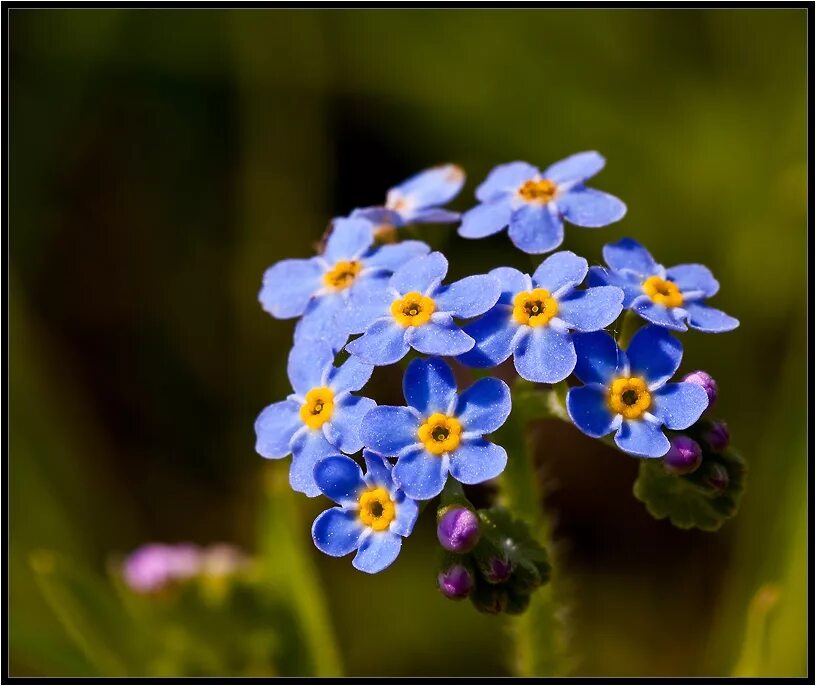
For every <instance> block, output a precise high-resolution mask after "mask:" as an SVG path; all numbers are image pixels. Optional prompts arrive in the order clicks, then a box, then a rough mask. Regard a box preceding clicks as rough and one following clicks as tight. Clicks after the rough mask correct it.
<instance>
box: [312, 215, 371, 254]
mask: <svg viewBox="0 0 816 686" xmlns="http://www.w3.org/2000/svg"><path fill="white" fill-rule="evenodd" d="M373 242H374V226H373V224H372V223H371V222H370V221H368V220H367V219H362V218H357V219H335V220H334V221H333V222H332V232H331V233H330V234H329V239H328V241H326V250H325V251H324V253H323V256H324V257H325V258H326V261H327V262H329V263H331V264H333V263H334V262H337V261H338V260H354V259H357V258H358V257H360V256H361V255H362V254H363V253H365V251H366V250H368V248H369V247H370V246H371V244H372V243H373Z"/></svg>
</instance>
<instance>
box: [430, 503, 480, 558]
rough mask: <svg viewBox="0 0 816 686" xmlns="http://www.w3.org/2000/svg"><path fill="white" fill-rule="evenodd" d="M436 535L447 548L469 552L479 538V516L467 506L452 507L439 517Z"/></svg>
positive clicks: (457, 551)
mask: <svg viewBox="0 0 816 686" xmlns="http://www.w3.org/2000/svg"><path fill="white" fill-rule="evenodd" d="M436 537H437V538H438V539H439V544H440V545H441V546H442V547H443V548H444V549H445V550H449V551H451V552H452V553H469V552H470V551H471V550H473V547H474V546H475V545H476V543H477V542H478V540H479V518H478V517H477V516H476V513H475V512H473V510H469V509H467V508H466V507H452V508H450V509H449V510H447V511H446V512H445V513H444V514H443V515H442V516H441V517H440V518H439V522H438V524H437V525H436Z"/></svg>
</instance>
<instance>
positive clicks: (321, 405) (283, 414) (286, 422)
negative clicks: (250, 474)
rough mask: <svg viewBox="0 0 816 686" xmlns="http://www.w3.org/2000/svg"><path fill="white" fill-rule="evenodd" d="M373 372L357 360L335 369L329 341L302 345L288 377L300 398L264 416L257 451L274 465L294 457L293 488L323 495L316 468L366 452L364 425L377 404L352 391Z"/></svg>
mask: <svg viewBox="0 0 816 686" xmlns="http://www.w3.org/2000/svg"><path fill="white" fill-rule="evenodd" d="M372 369H373V368H372V367H371V365H368V364H365V363H363V362H361V361H360V360H359V359H357V358H355V357H350V358H349V359H348V360H346V361H345V362H344V363H343V364H342V365H340V366H339V367H335V366H334V351H333V350H332V349H331V347H330V346H329V344H328V343H326V342H325V341H312V340H302V341H300V342H297V343H296V344H295V346H294V347H293V348H292V351H291V352H290V353H289V363H288V367H287V372H288V374H289V381H290V382H291V384H292V388H293V389H294V393H292V394H291V395H290V396H289V397H288V398H287V399H286V400H282V401H280V402H277V403H274V404H272V405H270V406H269V407H267V408H266V409H264V411H263V412H261V414H260V415H259V416H258V419H257V420H256V421H255V434H256V436H257V442H256V444H255V450H256V451H257V452H258V453H259V454H260V455H262V456H263V457H268V458H271V459H279V458H282V457H285V456H286V455H289V454H290V453H291V455H292V466H291V469H290V471H289V482H290V484H291V485H292V488H293V489H295V490H296V491H300V492H301V493H305V494H306V495H308V496H310V497H313V496H316V495H318V494H319V493H320V489H319V488H318V486H317V484H316V483H315V481H314V477H313V471H314V465H315V463H316V462H317V461H318V460H319V459H320V458H322V457H325V456H327V455H332V454H334V453H337V452H338V451H340V452H345V453H356V452H357V451H358V450H360V448H362V447H363V443H362V441H361V440H360V434H359V432H360V423H361V422H362V419H363V416H364V415H365V414H366V412H368V411H369V410H371V409H372V408H373V407H374V406H375V405H376V403H375V402H374V401H373V400H371V399H370V398H364V397H361V396H358V395H352V391H359V390H360V389H361V388H362V387H363V386H365V384H366V383H367V382H368V379H369V378H370V377H371V372H372Z"/></svg>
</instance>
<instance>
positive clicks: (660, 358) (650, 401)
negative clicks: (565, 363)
mask: <svg viewBox="0 0 816 686" xmlns="http://www.w3.org/2000/svg"><path fill="white" fill-rule="evenodd" d="M575 348H576V350H577V352H578V364H577V365H576V366H575V375H576V376H577V377H578V378H579V379H580V380H581V381H582V382H583V383H584V384H585V385H584V386H576V387H574V388H571V389H570V390H569V392H568V393H567V411H568V412H569V416H570V418H571V419H572V421H573V422H574V423H575V426H577V427H578V428H579V429H580V430H581V431H583V432H584V433H585V434H587V435H588V436H592V437H593V438H601V437H602V436H606V435H607V434H609V433H611V432H612V431H616V433H615V443H616V444H617V445H618V447H619V448H620V449H621V450H623V451H624V452H627V453H631V454H632V455H638V456H641V457H661V456H663V455H665V454H666V452H667V451H668V450H669V445H670V444H669V440H668V439H667V438H666V436H665V434H664V433H663V431H662V427H663V426H665V427H666V428H667V429H672V430H680V429H687V428H688V427H689V426H691V425H692V424H694V422H696V421H697V420H698V419H699V418H700V415H701V414H702V413H703V412H704V411H705V409H706V407H708V396H707V395H706V392H705V390H704V389H703V388H702V387H701V386H698V385H697V384H694V383H689V382H680V383H666V382H667V381H668V380H669V379H670V378H671V377H672V376H673V375H674V373H675V372H676V371H677V368H678V367H679V366H680V361H681V360H682V358H683V346H682V345H681V344H680V341H678V340H677V339H676V338H674V337H673V336H672V335H671V334H670V333H669V332H668V331H666V330H665V329H663V328H661V327H659V326H644V327H642V328H641V329H640V330H638V332H637V333H636V334H635V335H634V336H633V337H632V341H631V343H630V344H629V347H628V349H627V350H626V352H624V351H622V350H621V349H620V348H618V345H617V343H615V339H614V338H612V336H610V335H609V334H608V333H606V332H605V331H595V332H593V333H584V334H578V335H576V337H575Z"/></svg>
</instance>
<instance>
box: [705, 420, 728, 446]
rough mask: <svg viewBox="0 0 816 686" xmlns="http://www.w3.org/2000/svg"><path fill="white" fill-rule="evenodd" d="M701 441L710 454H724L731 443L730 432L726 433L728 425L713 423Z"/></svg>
mask: <svg viewBox="0 0 816 686" xmlns="http://www.w3.org/2000/svg"><path fill="white" fill-rule="evenodd" d="M703 440H704V441H705V442H706V445H707V446H708V447H709V448H710V449H711V452H712V453H718V454H719V453H722V452H725V450H726V448H728V444H729V443H730V442H731V432H729V431H728V425H727V424H726V423H725V422H714V423H713V424H712V425H711V428H710V429H709V430H708V431H706V432H705V434H704V435H703Z"/></svg>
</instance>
